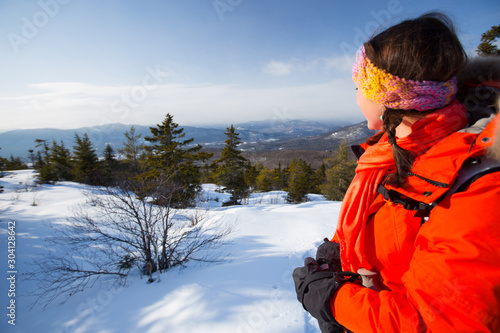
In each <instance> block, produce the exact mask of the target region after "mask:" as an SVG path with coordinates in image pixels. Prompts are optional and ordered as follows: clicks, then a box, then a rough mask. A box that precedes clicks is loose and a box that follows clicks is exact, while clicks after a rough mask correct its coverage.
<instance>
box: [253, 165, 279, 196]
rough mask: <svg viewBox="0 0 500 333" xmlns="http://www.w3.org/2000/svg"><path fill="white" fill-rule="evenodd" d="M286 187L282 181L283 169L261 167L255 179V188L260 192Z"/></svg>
mask: <svg viewBox="0 0 500 333" xmlns="http://www.w3.org/2000/svg"><path fill="white" fill-rule="evenodd" d="M285 187H286V184H285V183H284V171H283V170H282V169H281V166H280V167H277V168H274V169H269V168H266V167H263V168H262V169H261V170H260V172H259V175H258V176H257V179H256V189H257V190H258V191H262V192H269V191H275V190H282V189H284V188H285Z"/></svg>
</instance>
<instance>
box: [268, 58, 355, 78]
mask: <svg viewBox="0 0 500 333" xmlns="http://www.w3.org/2000/svg"><path fill="white" fill-rule="evenodd" d="M354 58H355V57H354V56H344V55H340V56H332V57H321V58H319V57H318V58H311V59H297V58H293V59H290V60H288V61H274V60H273V61H271V62H269V63H267V64H266V65H265V66H264V68H263V72H264V73H266V74H270V75H273V76H285V75H290V74H304V73H311V72H313V71H322V72H339V73H347V72H350V71H351V68H352V64H353V63H354Z"/></svg>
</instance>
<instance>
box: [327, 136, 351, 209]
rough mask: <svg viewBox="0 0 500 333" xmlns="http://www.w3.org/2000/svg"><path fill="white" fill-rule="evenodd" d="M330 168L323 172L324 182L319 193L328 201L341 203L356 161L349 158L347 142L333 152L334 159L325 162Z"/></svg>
mask: <svg viewBox="0 0 500 333" xmlns="http://www.w3.org/2000/svg"><path fill="white" fill-rule="evenodd" d="M327 163H329V164H331V165H332V166H331V167H330V168H328V169H327V170H326V172H325V175H326V182H325V183H324V184H323V185H321V187H320V188H321V193H322V194H323V195H324V196H325V197H326V198H327V199H328V200H335V201H342V200H343V199H344V195H345V192H346V191H347V188H348V187H349V184H350V183H351V181H352V179H353V178H354V175H355V169H356V165H357V163H356V161H355V160H354V159H353V158H351V154H350V150H349V147H348V145H347V142H345V141H344V142H342V143H341V144H340V146H339V148H338V149H337V150H336V151H335V157H334V158H333V159H330V160H328V161H327Z"/></svg>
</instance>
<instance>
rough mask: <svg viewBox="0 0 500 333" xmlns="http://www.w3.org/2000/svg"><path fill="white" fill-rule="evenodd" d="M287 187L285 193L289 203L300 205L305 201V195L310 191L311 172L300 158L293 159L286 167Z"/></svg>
mask: <svg viewBox="0 0 500 333" xmlns="http://www.w3.org/2000/svg"><path fill="white" fill-rule="evenodd" d="M288 175H289V178H288V185H287V188H286V191H288V195H287V197H286V200H287V201H288V202H290V203H294V204H295V203H301V202H304V201H307V194H308V193H309V191H310V190H311V180H312V178H313V170H312V168H311V167H310V166H309V165H308V164H307V163H306V161H304V160H302V159H301V158H299V159H298V160H297V159H293V161H292V163H291V164H290V166H289V167H288Z"/></svg>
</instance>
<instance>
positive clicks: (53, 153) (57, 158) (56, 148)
mask: <svg viewBox="0 0 500 333" xmlns="http://www.w3.org/2000/svg"><path fill="white" fill-rule="evenodd" d="M49 163H50V165H51V169H52V170H53V172H54V178H55V180H73V164H72V161H71V152H70V151H69V149H68V148H66V146H65V145H64V142H62V141H61V144H57V142H56V141H55V140H54V141H53V142H52V147H51V148H50V156H49Z"/></svg>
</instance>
